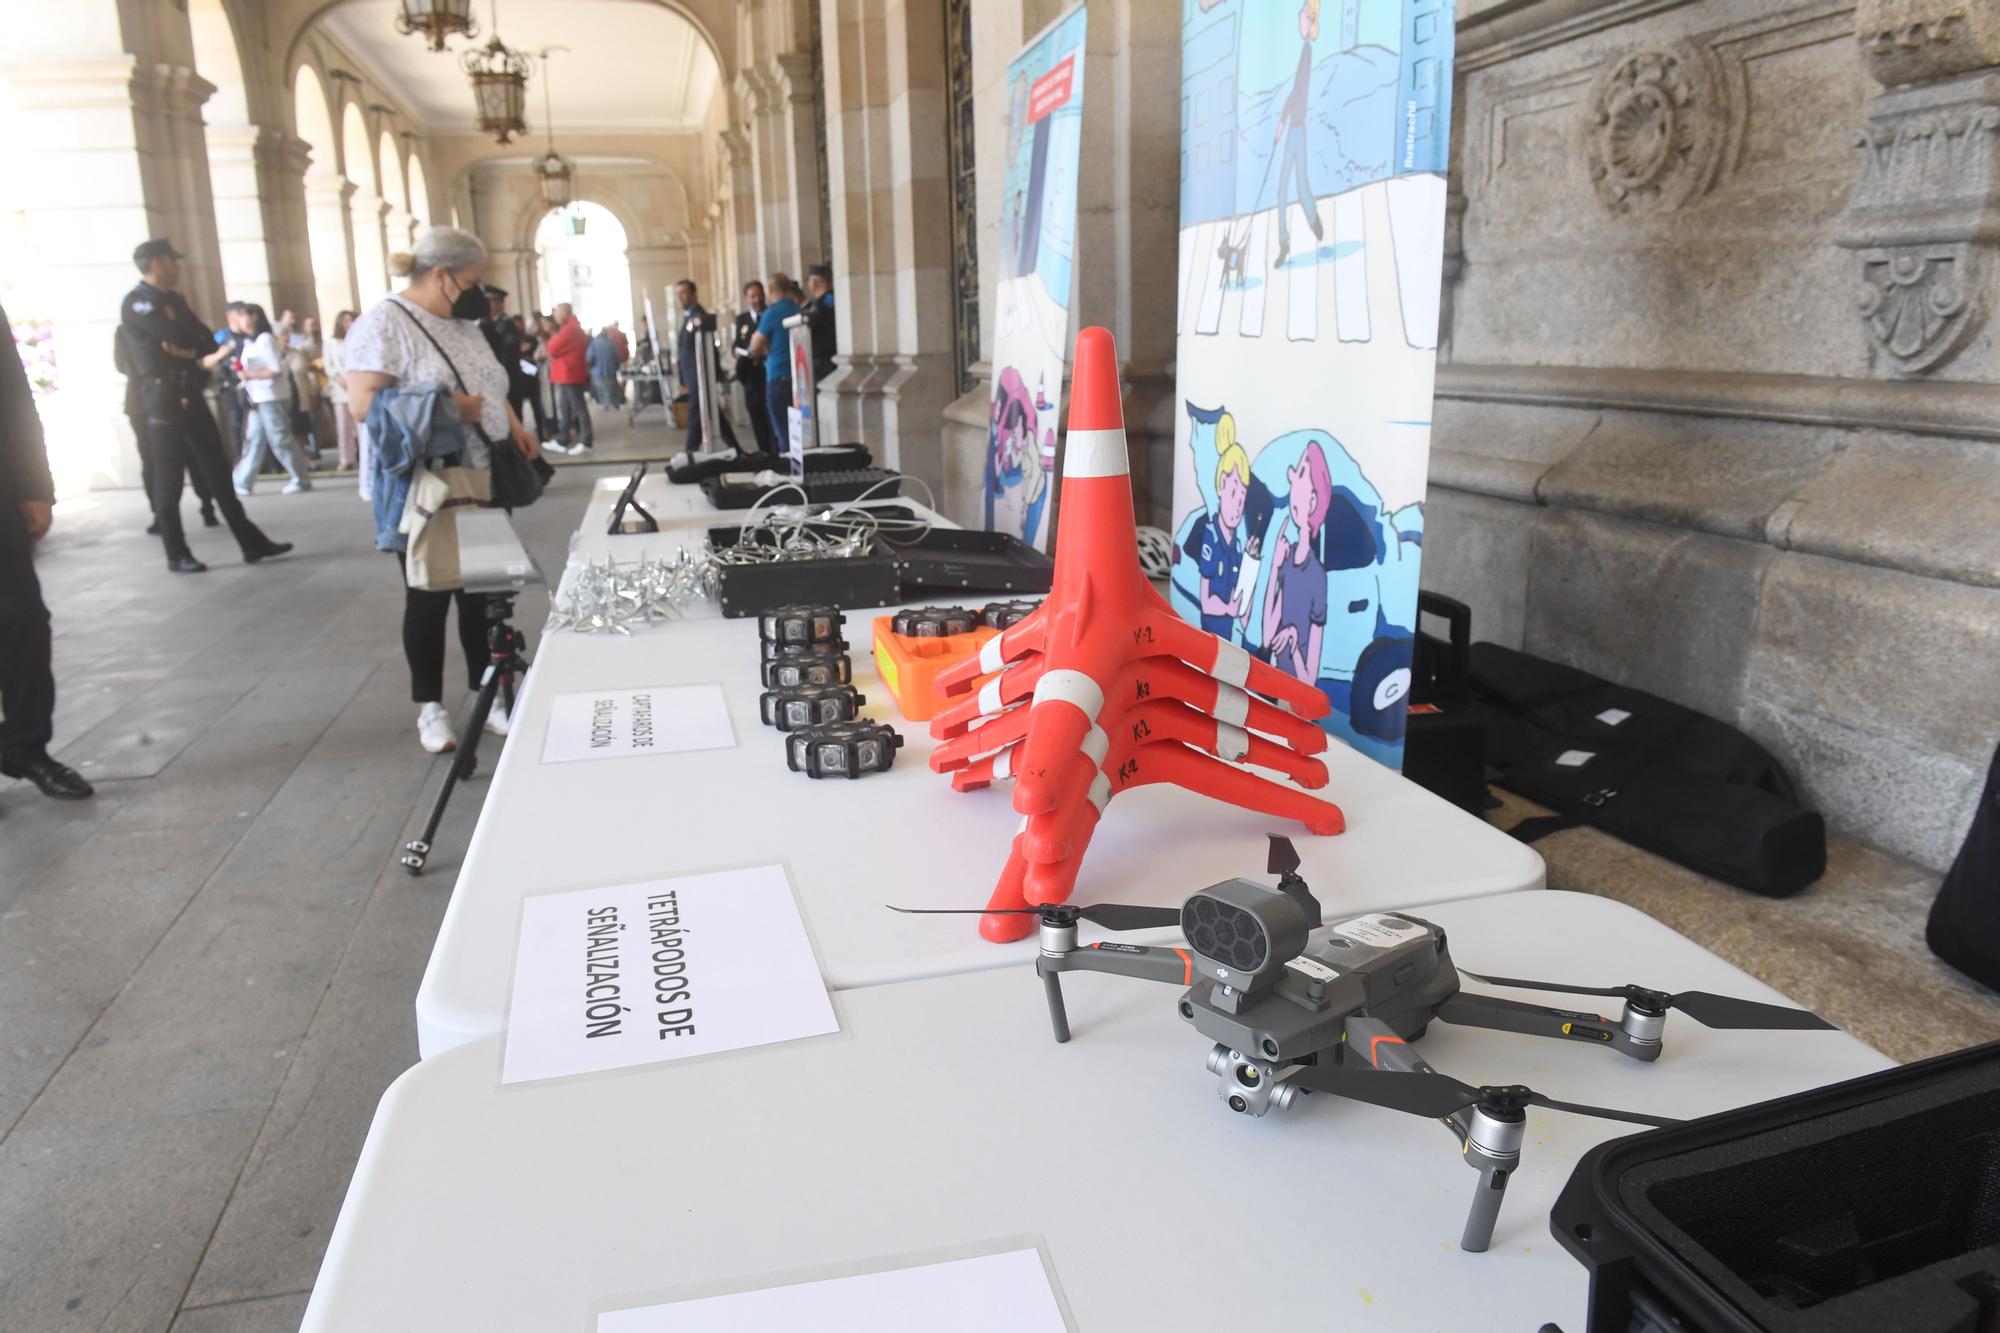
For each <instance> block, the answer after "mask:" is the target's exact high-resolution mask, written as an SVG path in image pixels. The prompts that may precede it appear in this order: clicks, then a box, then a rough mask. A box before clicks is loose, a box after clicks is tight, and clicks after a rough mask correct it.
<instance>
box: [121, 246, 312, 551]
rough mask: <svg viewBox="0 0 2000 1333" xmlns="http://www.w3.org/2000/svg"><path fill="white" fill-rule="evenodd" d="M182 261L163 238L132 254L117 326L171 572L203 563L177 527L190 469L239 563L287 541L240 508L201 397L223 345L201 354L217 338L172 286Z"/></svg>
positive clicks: (177, 279) (284, 548) (176, 283)
mask: <svg viewBox="0 0 2000 1333" xmlns="http://www.w3.org/2000/svg"><path fill="white" fill-rule="evenodd" d="M180 261H181V255H180V252H179V251H177V250H175V249H174V247H173V243H172V242H170V241H168V240H167V238H166V237H164V236H156V237H154V238H153V239H152V240H150V241H146V242H144V243H143V244H141V245H140V246H139V247H138V248H137V249H135V250H133V251H132V263H133V265H134V266H135V267H137V268H138V270H139V272H140V273H141V274H143V275H144V278H143V280H142V281H141V282H140V283H139V285H138V286H137V287H134V288H133V289H132V290H131V291H129V292H127V293H126V294H125V301H124V304H123V305H122V306H121V307H120V309H119V313H118V327H119V333H120V336H122V337H123V338H124V339H125V356H126V360H127V362H128V363H129V364H130V365H131V367H132V371H133V373H134V374H135V375H137V376H138V379H139V400H140V404H141V406H143V407H144V408H145V411H146V435H147V438H148V441H149V442H150V443H151V445H152V451H153V494H152V497H151V498H152V501H153V514H154V516H155V517H156V518H158V519H159V522H160V540H161V541H162V542H163V543H164V544H165V545H166V548H167V568H168V569H169V570H171V571H172V572H174V573H176V574H199V573H201V572H202V571H203V570H205V569H207V568H208V566H207V565H204V564H203V563H202V562H201V561H199V560H197V559H195V558H194V552H192V551H190V550H189V549H188V544H187V536H186V534H185V533H183V532H182V530H181V481H182V477H183V474H185V473H187V472H190V471H195V470H197V469H199V470H201V472H202V474H203V475H204V476H205V477H206V478H207V479H208V486H209V491H210V493H211V494H213V495H214V496H215V505H216V508H218V509H220V510H221V511H222V518H223V521H224V522H226V523H228V524H229V531H230V533H231V534H232V535H233V536H235V538H236V544H237V546H238V547H240V548H241V549H242V551H243V561H244V563H245V564H251V565H254V564H256V563H257V562H258V561H259V560H264V559H267V558H269V557H270V556H274V555H283V554H284V553H285V552H287V551H289V550H291V549H292V544H291V543H290V542H274V541H272V540H271V539H270V538H269V537H266V536H265V535H264V534H263V532H262V531H260V530H259V529H258V527H257V525H256V524H254V523H252V522H251V521H250V519H249V516H248V515H246V514H245V513H244V512H243V506H242V504H241V503H240V502H238V500H237V498H236V488H235V487H234V486H233V485H232V484H231V483H230V479H229V472H228V464H227V462H226V461H225V459H224V458H223V454H222V442H221V440H220V439H218V438H217V437H216V433H215V417H214V416H213V415H211V414H210V412H209V410H208V402H207V400H206V399H205V398H204V397H203V396H202V390H203V389H204V388H206V387H207V385H208V372H209V370H210V368H211V367H213V366H214V365H215V364H216V363H217V362H218V361H220V360H221V359H222V358H223V357H224V356H226V355H228V347H229V345H228V344H224V345H223V346H222V347H218V348H216V349H215V350H214V351H213V352H209V353H208V354H207V355H206V356H204V355H203V352H204V350H205V349H207V348H210V347H212V346H214V343H215V335H214V333H213V332H212V331H211V330H210V329H209V327H208V326H207V325H206V324H204V323H202V322H201V320H200V319H198V318H196V316H195V313H194V311H192V310H190V309H189V308H188V303H187V301H186V300H184V299H183V298H182V296H181V294H180V293H179V292H178V291H176V290H175V288H176V287H178V286H179V285H180V280H181V262H180Z"/></svg>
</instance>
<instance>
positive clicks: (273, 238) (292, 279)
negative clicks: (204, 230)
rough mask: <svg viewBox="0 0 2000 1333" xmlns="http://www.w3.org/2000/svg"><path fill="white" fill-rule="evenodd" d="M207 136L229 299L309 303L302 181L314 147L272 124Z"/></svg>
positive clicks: (272, 305)
mask: <svg viewBox="0 0 2000 1333" xmlns="http://www.w3.org/2000/svg"><path fill="white" fill-rule="evenodd" d="M207 137H208V167H209V177H210V180H211V183H212V187H213V192H214V197H215V227H216V233H217V238H218V241H219V245H220V253H221V259H222V274H223V286H224V287H225V289H226V294H227V296H228V298H229V299H230V300H232V301H254V302H256V303H257V304H259V305H261V306H263V307H264V308H265V309H267V310H270V311H272V312H274V313H275V312H276V311H278V310H281V309H283V308H284V307H286V306H300V307H308V308H309V307H310V306H311V304H312V294H313V282H312V269H311V260H310V258H309V257H308V252H307V246H306V228H307V225H308V224H307V220H306V206H305V186H304V180H305V171H306V166H307V163H308V161H309V160H310V157H311V150H310V149H309V148H308V147H307V145H306V142H305V140H303V139H301V138H299V137H298V136H297V135H294V134H290V133H288V132H286V131H284V130H276V129H271V128H269V127H267V126H258V125H222V126H210V127H209V128H208V135H207Z"/></svg>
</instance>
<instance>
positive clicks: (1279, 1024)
mask: <svg viewBox="0 0 2000 1333" xmlns="http://www.w3.org/2000/svg"><path fill="white" fill-rule="evenodd" d="M1270 842H1271V849H1270V858H1269V861H1268V864H1267V870H1268V873H1270V874H1273V875H1276V876H1278V883H1277V885H1276V887H1272V886H1270V885H1266V884H1261V883H1258V882H1256V881H1253V880H1248V879H1229V880H1224V881H1222V882H1221V883H1219V884H1212V885H1210V886H1209V887H1208V888H1206V889H1202V890H1200V891H1199V892H1197V893H1195V894H1193V895H1191V896H1190V897H1189V898H1188V899H1187V901H1186V902H1184V903H1183V904H1182V905H1181V906H1180V907H1178V908H1174V907H1142V906H1133V905H1130V904H1123V903H1096V904H1091V905H1088V906H1082V905H1077V904H1073V903H1060V904H1050V905H1047V906H1043V907H1030V908H1026V909H1020V908H1016V909H1001V910H1008V911H1011V912H1012V913H1013V914H1015V915H1020V914H1030V915H1034V916H1038V917H1040V919H1041V920H1040V936H1039V938H1040V944H1041V952H1040V954H1039V955H1038V956H1037V957H1036V959H1035V971H1036V973H1037V974H1038V975H1040V977H1041V979H1042V986H1043V990H1044V992H1045V994H1046V995H1047V998H1048V1006H1049V1019H1050V1022H1051V1024H1052V1025H1053V1027H1054V1029H1055V1039H1056V1040H1057V1041H1058V1042H1066V1041H1068V1040H1069V1038H1070V1031H1069V1015H1068V1011H1067V1010H1066V1009H1065V1007H1064V1005H1063V993H1062V974H1063V973H1065V972H1108V973H1111V974H1112V975H1114V976H1124V977H1137V978H1139V979H1141V980H1145V981H1160V982H1165V983H1167V984H1169V985H1177V986H1184V987H1186V988H1187V989H1186V990H1185V991H1184V992H1183V993H1182V995H1181V997H1180V1001H1179V1005H1178V1008H1179V1011H1180V1016H1181V1017H1182V1018H1183V1019H1184V1020H1186V1021H1187V1022H1188V1023H1191V1024H1192V1025H1193V1026H1194V1028H1195V1030H1196V1031H1197V1032H1199V1033H1201V1035H1202V1036H1204V1037H1207V1038H1208V1039H1209V1040H1210V1041H1211V1042H1212V1043H1213V1044H1212V1045H1211V1047H1210V1048H1209V1052H1208V1068H1209V1071H1210V1072H1211V1073H1213V1074H1214V1075H1215V1077H1216V1081H1217V1088H1216V1093H1217V1095H1218V1096H1219V1097H1220V1098H1221V1099H1222V1101H1223V1104H1224V1105H1226V1106H1227V1107H1228V1108H1229V1109H1230V1110H1231V1111H1234V1112H1237V1113H1238V1114H1242V1115H1252V1116H1262V1115H1264V1114H1266V1113H1267V1112H1269V1111H1271V1110H1273V1109H1276V1110H1281V1111H1282V1110H1288V1109H1289V1108H1291V1107H1292V1106H1294V1105H1296V1104H1297V1102H1298V1100H1299V1099H1300V1098H1301V1097H1303V1096H1305V1095H1306V1094H1308V1093H1314V1092H1325V1093H1330V1094H1332V1095H1333V1096H1336V1097H1343V1098H1346V1099H1348V1100H1350V1101H1358V1102H1366V1103H1368V1104H1369V1105H1372V1106H1380V1107H1385V1108H1387V1109H1389V1110H1392V1111H1402V1112H1405V1113H1407V1114H1410V1115H1419V1116H1425V1117H1427V1118H1432V1119H1438V1120H1442V1121H1443V1122H1444V1124H1445V1127H1446V1128H1448V1129H1449V1130H1451V1132H1452V1134H1453V1135H1454V1136H1455V1137H1456V1138H1457V1139H1458V1141H1459V1144H1460V1147H1461V1149H1462V1152H1463V1156H1464V1159H1465V1162H1466V1164H1467V1165H1468V1166H1470V1167H1472V1168H1473V1170H1475V1171H1477V1172H1478V1173H1479V1179H1478V1182H1477V1184H1476V1186H1475V1187H1474V1190H1473V1196H1472V1206H1471V1210H1470V1212H1469V1213H1468V1215H1467V1217H1466V1221H1465V1231H1464V1234H1463V1236H1462V1237H1461V1238H1460V1241H1459V1248H1460V1249H1463V1250H1467V1251H1470V1252H1472V1253H1482V1252H1484V1251H1485V1250H1486V1248H1487V1246H1488V1244H1489V1243H1490V1242H1491V1240H1492V1238H1493V1227H1494V1224H1495V1222H1496V1221H1497V1220H1498V1219H1499V1216H1500V1204H1501V1201H1502V1199H1503V1198H1504V1196H1505V1194H1506V1190H1507V1180H1508V1177H1509V1176H1510V1175H1512V1174H1513V1172H1514V1171H1515V1169H1516V1168H1518V1167H1519V1166H1520V1163H1521V1144H1522V1141H1523V1138H1524V1137H1525V1131H1526V1126H1527V1116H1526V1111H1527V1108H1528V1107H1530V1106H1538V1107H1542V1108H1544V1109H1547V1110H1552V1111H1567V1112H1569V1113H1571V1114H1574V1115H1588V1116H1596V1117H1599V1118H1601V1119H1606V1120H1620V1121H1625V1122H1627V1123H1629V1124H1635V1125H1645V1126H1648V1127H1655V1128H1656V1127H1660V1126H1665V1125H1672V1124H1678V1123H1679V1122H1678V1121H1676V1120H1671V1119H1667V1118H1664V1117H1661V1116H1654V1115H1647V1114H1643V1113H1641V1112H1637V1111H1625V1110H1619V1109H1616V1108H1612V1107H1604V1106H1589V1105H1585V1104H1583V1103H1580V1102H1564V1101H1557V1100H1555V1099H1554V1098H1551V1097H1547V1096H1544V1095H1543V1094H1541V1093H1539V1092H1536V1091H1535V1090H1534V1089H1532V1088H1529V1087H1525V1086H1523V1085H1520V1084H1508V1085H1502V1086H1493V1085H1488V1086H1474V1085H1472V1084H1470V1083H1464V1082H1461V1081H1459V1080H1458V1079H1455V1078H1453V1077H1451V1076H1450V1075H1448V1074H1443V1073H1440V1072H1438V1071H1437V1070H1435V1069H1433V1068H1432V1067H1431V1066H1430V1065H1429V1064H1428V1063H1426V1062H1425V1061H1424V1059H1423V1057H1421V1056H1419V1055H1418V1054H1417V1053H1416V1048H1415V1046H1414V1045H1413V1043H1414V1042H1416V1041H1417V1040H1418V1039H1419V1038H1421V1037H1422V1036H1423V1035H1424V1033H1425V1032H1426V1031H1427V1030H1428V1029H1429V1027H1430V1024H1431V1021H1432V1020H1433V1019H1436V1020H1439V1021H1442V1022H1445V1023H1451V1024H1454V1025H1457V1026H1461V1027H1480V1028H1491V1029H1494V1030H1497V1031H1500V1032H1516V1033H1524V1034H1526V1035H1528V1036H1535V1037H1554V1038H1557V1039H1559V1040H1563V1041H1579V1042H1586V1043H1589V1044H1590V1045H1594V1046H1603V1047H1606V1048H1608V1049H1610V1050H1613V1051H1616V1052H1618V1053H1619V1054H1621V1055H1624V1056H1627V1057H1629V1058H1631V1059H1634V1060H1641V1061H1648V1062H1650V1061H1653V1060H1657V1059H1659V1058H1660V1053H1661V1051H1662V1049H1663V1039H1664V1036H1665V1032H1666V1023H1667V1013H1668V1011H1669V1010H1676V1009H1677V1010H1679V1011H1680V1012H1681V1013H1684V1014H1686V1015H1687V1016H1688V1017H1689V1018H1691V1019H1693V1020H1694V1021H1695V1022H1697V1023H1700V1024H1702V1025H1703V1026H1704V1027H1710V1028H1734V1029H1767V1030H1784V1031H1812V1030H1831V1029H1832V1028H1833V1024H1831V1023H1829V1022H1827V1021H1826V1020H1825V1019H1823V1018H1821V1017H1819V1016H1818V1015H1817V1014H1813V1013H1809V1012H1807V1011H1806V1010H1803V1009H1793V1008H1788V1007H1786V1006H1783V1005H1775V1004H1764V1003H1761V1002H1759V1001H1755V1000H1743V999H1737V998H1735V997H1732V996H1727V995H1715V994H1712V993H1710V992H1708V991H1679V992H1668V991H1660V990H1652V989H1649V988H1647V987H1644V986H1632V985H1624V986H1575V985H1568V984H1563V983H1558V982H1549V981H1530V980H1523V979H1520V978H1515V977H1496V976H1483V975H1480V974H1479V973H1476V972H1465V971H1462V970H1461V969H1459V968H1457V967H1456V966H1454V965H1453V963H1452V958H1451V951H1450V948H1449V946H1448V944H1447V942H1446V939H1445V933H1444V931H1443V930H1442V929H1441V928H1440V927H1438V926H1436V925H1434V924H1432V923H1431V922H1429V921H1425V920H1423V919H1422V918H1420V917H1415V916H1411V915H1409V914H1407V913H1403V912H1370V913H1367V914H1365V915H1361V916H1356V917H1352V918H1349V919H1347V920H1344V921H1338V922H1335V923H1332V924H1329V925H1322V924H1320V923H1321V920H1322V915H1323V914H1322V912H1321V909H1320V905H1319V902H1318V900H1317V899H1315V898H1314V897H1313V895H1312V892H1311V890H1310V889H1309V888H1308V886H1307V884H1306V881H1305V880H1304V879H1303V878H1302V877H1301V876H1300V875H1299V873H1298V868H1299V856H1298V852H1297V850H1296V849H1294V848H1293V846H1292V844H1291V841H1290V839H1288V838H1284V837H1280V836H1277V835H1275V834H1274V835H1271V839H1270ZM891 910H892V911H898V912H910V913H915V914H920V915H931V914H958V913H961V912H966V913H975V914H976V913H979V912H981V910H982V909H978V908H964V909H960V908H901V907H898V908H892V909H891ZM985 910H986V911H987V912H988V913H989V914H990V912H991V911H993V910H995V909H985ZM1085 921H1088V922H1090V923H1091V924H1092V925H1095V926H1098V927H1100V928H1102V929H1104V930H1109V931H1114V932H1115V931H1127V930H1143V929H1148V928H1153V927H1161V926H1177V927H1179V928H1180V930H1181V933H1182V935H1183V936H1184V937H1185V938H1186V940H1187V942H1188V946H1189V947H1188V948H1185V949H1183V948H1177V947H1171V946H1166V947H1154V946H1142V945H1134V944H1124V943H1118V942H1108V941H1107V942H1102V943H1098V944H1092V945H1089V946H1086V947H1079V946H1078V944H1077V938H1076V936H1077V926H1078V924H1079V923H1080V922H1085ZM1461 976H1463V977H1469V978H1471V979H1472V980H1474V981H1479V982H1483V983H1485V984H1486V985H1489V986H1495V987H1499V988H1502V989H1513V990H1538V991H1555V992H1566V993H1569V994H1575V995H1594V996H1611V997H1616V998H1618V999H1620V1000H1622V1001H1624V1004H1623V1008H1622V1010H1621V1012H1620V1013H1619V1015H1618V1016H1617V1017H1616V1018H1608V1017H1605V1016H1603V1015H1600V1014H1593V1013H1581V1012H1571V1011H1568V1010H1562V1009H1554V1008H1547V1007H1544V1006H1542V1005H1538V1004H1528V1003H1525V1002H1523V1001H1520V1000H1513V999H1508V998H1505V997H1503V996H1498V995H1481V994H1476V993H1473V992H1470V991H1467V990H1465V989H1463V988H1462V987H1461V986H1460V984H1459V982H1460V977H1461Z"/></svg>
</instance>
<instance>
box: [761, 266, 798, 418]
mask: <svg viewBox="0 0 2000 1333" xmlns="http://www.w3.org/2000/svg"><path fill="white" fill-rule="evenodd" d="M771 295H772V296H773V297H775V298H776V299H775V300H774V301H772V302H771V304H770V305H768V306H766V307H765V308H764V313H763V314H762V315H760V316H759V317H758V319H757V332H755V333H754V334H752V335H751V336H750V355H752V356H756V357H762V358H763V361H764V404H765V411H767V412H768V413H769V414H770V418H771V433H772V435H773V436H774V437H776V439H777V440H778V441H779V442H780V444H779V448H780V449H785V448H789V446H790V443H791V431H792V425H791V407H792V331H791V330H790V329H788V328H786V327H785V321H786V320H788V319H790V318H791V317H792V316H793V315H796V314H798V313H799V300H798V298H799V285H798V284H797V283H796V282H793V281H792V280H791V278H790V277H788V276H786V275H785V274H783V273H773V274H772V275H771Z"/></svg>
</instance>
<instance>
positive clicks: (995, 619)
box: [979, 600, 1042, 629]
mask: <svg viewBox="0 0 2000 1333" xmlns="http://www.w3.org/2000/svg"><path fill="white" fill-rule="evenodd" d="M1041 605H1042V604H1041V603H1040V602H1028V601H1020V600H1016V601H1011V602H988V603H987V604H986V605H985V606H982V607H980V608H979V623H980V624H982V625H984V626H986V628H988V629H1007V628H1010V627H1011V626H1014V625H1018V624H1020V623H1021V622H1022V621H1024V620H1026V619H1027V618H1028V617H1029V616H1031V615H1033V614H1035V612H1036V611H1037V610H1039V609H1040V608H1041Z"/></svg>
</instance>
